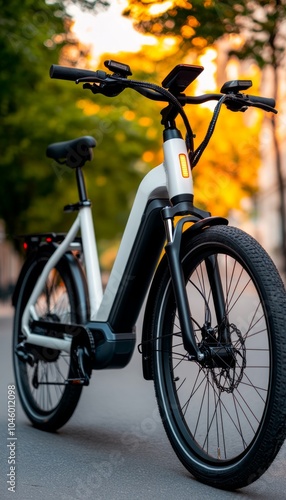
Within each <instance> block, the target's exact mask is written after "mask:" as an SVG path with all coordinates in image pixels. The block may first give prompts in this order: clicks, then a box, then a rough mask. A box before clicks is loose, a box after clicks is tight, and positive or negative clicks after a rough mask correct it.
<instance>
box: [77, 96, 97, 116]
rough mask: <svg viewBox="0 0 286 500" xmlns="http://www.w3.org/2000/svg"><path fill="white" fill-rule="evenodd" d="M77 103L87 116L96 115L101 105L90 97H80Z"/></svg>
mask: <svg viewBox="0 0 286 500" xmlns="http://www.w3.org/2000/svg"><path fill="white" fill-rule="evenodd" d="M76 105H77V107H78V108H80V109H82V110H83V112H84V114H85V115H86V116H92V115H96V114H97V113H98V112H99V110H100V106H99V105H98V104H96V103H94V102H92V101H90V100H89V99H80V100H79V101H77V103H76Z"/></svg>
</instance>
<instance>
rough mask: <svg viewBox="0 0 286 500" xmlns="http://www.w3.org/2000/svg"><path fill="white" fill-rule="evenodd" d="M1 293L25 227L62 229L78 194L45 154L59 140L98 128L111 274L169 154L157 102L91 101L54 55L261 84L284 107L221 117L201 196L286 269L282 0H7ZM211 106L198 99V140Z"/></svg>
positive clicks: (209, 86) (157, 74) (91, 187)
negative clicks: (148, 180) (60, 70)
mask: <svg viewBox="0 0 286 500" xmlns="http://www.w3.org/2000/svg"><path fill="white" fill-rule="evenodd" d="M0 6H1V10H0V12H1V14H0V23H1V29H0V50H1V70H0V109H1V122H0V127H1V133H0V150H1V156H0V175H1V181H0V301H2V302H3V301H8V300H9V299H10V296H11V293H12V290H13V287H14V285H15V281H16V279H17V276H18V273H19V270H20V266H21V263H22V259H23V253H22V249H21V243H20V241H21V240H19V239H18V238H17V236H18V235H21V234H23V233H27V232H41V231H51V230H52V231H61V232H63V231H65V230H66V229H67V228H68V227H69V225H70V223H71V218H70V217H71V216H70V215H68V214H64V213H63V210H62V208H63V206H64V205H65V204H67V203H73V202H74V201H76V186H75V181H74V177H73V174H72V172H71V170H69V169H67V168H65V167H64V166H60V165H58V164H56V163H53V162H51V161H50V160H48V159H47V158H46V157H45V150H46V147H47V145H48V144H49V143H51V142H56V141H62V140H67V139H72V138H75V137H77V136H81V135H85V134H87V135H93V136H94V137H95V138H96V140H97V148H96V150H95V155H94V160H93V163H92V164H90V165H89V164H88V165H87V166H86V167H85V174H86V177H87V187H88V194H89V198H90V199H91V200H92V202H93V211H94V218H95V219H96V227H95V230H96V236H97V239H98V242H99V248H100V259H101V265H102V269H103V270H104V271H107V272H108V271H109V270H110V268H111V266H112V263H113V259H114V257H115V254H116V250H117V247H118V242H119V240H120V236H121V233H122V230H123V228H124V225H125V222H126V220H127V217H128V213H129V209H130V206H131V203H132V201H133V198H134V194H135V192H136V189H137V187H138V184H139V182H140V180H141V179H142V177H143V176H144V175H145V174H146V172H147V171H148V170H149V169H151V168H152V167H154V166H156V165H157V164H159V163H160V162H161V161H162V156H161V145H162V139H161V135H162V127H161V125H160V109H161V107H162V106H160V105H159V104H158V103H155V102H151V101H147V100H146V99H144V98H143V97H142V96H139V95H137V94H135V93H134V92H133V93H132V92H131V91H129V90H126V91H124V92H123V93H122V94H121V95H120V96H118V97H117V98H115V99H110V98H106V97H104V96H93V95H92V94H88V93H87V91H84V90H83V89H82V88H80V86H76V85H75V84H73V83H72V82H63V81H56V80H50V78H49V67H50V65H51V64H53V63H55V64H63V65H68V66H76V67H81V68H91V69H98V68H103V67H104V66H103V62H104V60H106V59H110V58H111V59H115V60H117V61H121V62H124V63H127V64H129V65H130V66H131V70H132V72H133V76H134V78H137V79H146V80H149V81H153V82H157V83H160V82H161V81H162V80H163V78H164V77H165V76H166V75H167V73H168V72H169V71H170V70H171V69H172V68H173V67H174V66H175V65H176V64H179V63H184V64H199V65H202V66H204V67H205V70H204V72H203V73H202V74H201V75H200V76H199V78H198V79H197V80H196V82H194V83H193V84H192V85H191V86H190V87H189V89H188V93H189V94H191V93H192V94H195V95H198V94H201V93H204V92H219V90H220V88H221V86H222V85H223V83H224V82H225V81H227V80H233V79H251V80H252V82H253V86H252V88H251V89H250V90H249V93H253V94H258V95H263V96H267V97H274V98H275V99H276V101H277V106H276V107H277V109H278V111H279V114H278V115H276V116H274V115H270V114H267V113H265V112H263V111H259V110H257V109H256V110H255V109H251V110H248V111H247V112H246V113H232V112H230V111H228V110H227V109H223V111H222V112H221V115H220V118H219V121H218V124H217V127H216V131H215V133H214V135H213V137H212V139H211V142H210V145H209V148H208V149H207V151H205V153H204V154H203V156H202V159H201V160H200V162H199V164H198V166H197V167H196V168H195V169H194V176H195V204H196V205H197V206H199V207H201V208H204V209H207V210H209V211H211V212H212V214H213V215H223V216H227V217H229V219H230V222H231V223H233V224H235V225H237V226H239V227H241V228H243V229H245V230H246V231H247V232H249V233H251V234H252V235H253V236H254V237H255V238H256V239H258V240H259V241H260V243H261V244H262V245H263V246H264V247H265V248H266V250H267V251H268V252H269V253H270V255H271V257H272V258H273V260H274V262H275V263H276V265H277V267H278V269H279V272H280V273H281V275H282V277H283V278H284V279H285V276H286V222H285V221H286V184H285V177H286V140H285V139H286V98H285V97H286V78H285V75H286V71H285V61H286V56H285V46H286V0H280V1H278V0H277V1H271V0H270V1H267V2H266V1H259V2H258V1H255V0H253V1H252V0H246V1H244V2H238V1H232V0H228V1H226V2H218V1H212V0H205V1H197V0H194V1H191V2H189V1H186V0H169V1H167V0H166V1H154V0H124V1H123V0H122V1H121V0H118V1H112V0H110V1H104V0H58V1H56V0H33V1H31V0H22V1H21V2H19V1H18V0H10V1H9V2H6V1H4V0H0ZM212 109H213V107H212V105H211V104H208V105H204V106H196V107H191V106H189V107H188V109H187V110H186V111H187V114H188V116H189V117H190V118H191V124H192V126H193V129H194V131H195V133H196V146H198V144H199V142H200V140H201V139H202V138H203V136H204V133H205V132H206V129H207V126H208V123H209V121H210V118H211V113H212Z"/></svg>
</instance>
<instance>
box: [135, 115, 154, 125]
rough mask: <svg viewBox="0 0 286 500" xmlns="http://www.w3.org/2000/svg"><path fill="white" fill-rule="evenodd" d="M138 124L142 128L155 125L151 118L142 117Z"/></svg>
mask: <svg viewBox="0 0 286 500" xmlns="http://www.w3.org/2000/svg"><path fill="white" fill-rule="evenodd" d="M138 123H139V125H141V126H142V127H150V125H152V123H153V120H152V118H150V116H141V118H139V120H138Z"/></svg>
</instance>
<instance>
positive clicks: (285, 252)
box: [271, 67, 286, 277]
mask: <svg viewBox="0 0 286 500" xmlns="http://www.w3.org/2000/svg"><path fill="white" fill-rule="evenodd" d="M273 72H274V98H275V100H276V101H277V97H278V82H279V79H278V70H277V67H276V68H275V67H274V68H273ZM271 125H272V134H273V148H274V159H275V167H276V175H277V184H278V195H279V218H280V221H279V226H280V228H279V232H280V238H281V253H282V269H281V271H282V273H283V275H284V277H285V276H286V196H285V188H284V178H283V171H282V160H281V156H282V155H281V151H280V144H279V140H278V137H277V120H276V115H272V118H271Z"/></svg>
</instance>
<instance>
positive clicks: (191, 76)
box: [162, 64, 204, 95]
mask: <svg viewBox="0 0 286 500" xmlns="http://www.w3.org/2000/svg"><path fill="white" fill-rule="evenodd" d="M203 70H204V68H203V66H195V65H192V64H178V65H177V66H175V68H173V69H172V71H170V73H169V74H168V75H167V76H166V78H164V80H163V81H162V86H163V87H164V88H165V89H168V90H169V91H170V92H171V93H172V94H175V95H178V94H180V93H181V92H184V90H185V89H186V88H187V87H188V86H189V85H190V83H192V82H193V81H194V80H195V79H196V78H197V76H199V74H200V73H201V72H202V71H203Z"/></svg>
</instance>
